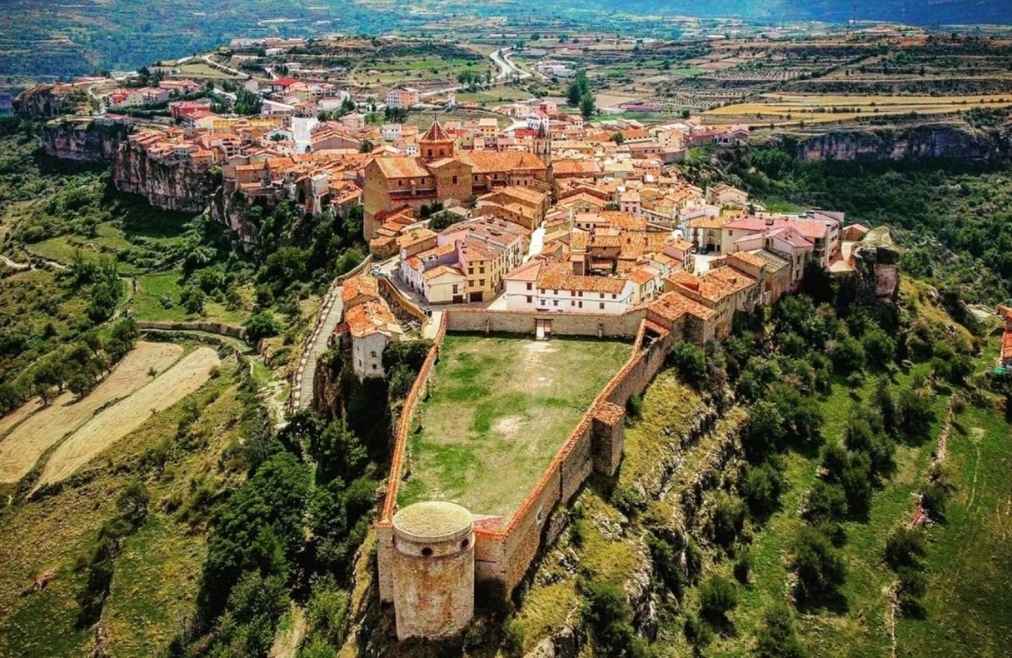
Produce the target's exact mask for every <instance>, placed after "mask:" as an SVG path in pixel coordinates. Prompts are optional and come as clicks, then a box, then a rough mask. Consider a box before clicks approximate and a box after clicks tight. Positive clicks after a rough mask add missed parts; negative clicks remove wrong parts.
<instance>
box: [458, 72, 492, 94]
mask: <svg viewBox="0 0 1012 658" xmlns="http://www.w3.org/2000/svg"><path fill="white" fill-rule="evenodd" d="M457 82H459V83H460V84H462V85H464V87H465V88H466V89H467V90H468V91H476V90H477V89H478V88H479V87H481V86H482V85H490V84H492V71H485V73H480V72H478V71H463V72H461V73H459V74H457Z"/></svg>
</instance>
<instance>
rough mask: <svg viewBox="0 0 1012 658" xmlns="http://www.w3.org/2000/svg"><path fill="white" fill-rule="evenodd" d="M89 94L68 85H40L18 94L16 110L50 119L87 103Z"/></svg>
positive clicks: (15, 102) (27, 115)
mask: <svg viewBox="0 0 1012 658" xmlns="http://www.w3.org/2000/svg"><path fill="white" fill-rule="evenodd" d="M87 101H88V95H87V93H86V92H84V91H82V90H78V89H72V88H70V87H68V86H66V85H38V86H36V87H32V88H31V89H26V90H25V91H23V92H21V93H20V94H18V96H17V98H15V99H14V111H15V112H16V113H17V114H18V115H19V116H23V117H27V118H31V119H50V118H52V117H55V116H59V115H60V114H67V113H70V112H73V111H75V110H76V109H77V108H78V107H79V106H81V105H83V104H87Z"/></svg>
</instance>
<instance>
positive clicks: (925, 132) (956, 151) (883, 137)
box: [776, 124, 1012, 163]
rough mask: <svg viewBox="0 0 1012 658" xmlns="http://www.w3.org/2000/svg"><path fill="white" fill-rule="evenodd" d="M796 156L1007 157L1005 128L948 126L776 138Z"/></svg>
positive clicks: (1011, 151)
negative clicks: (975, 128)
mask: <svg viewBox="0 0 1012 658" xmlns="http://www.w3.org/2000/svg"><path fill="white" fill-rule="evenodd" d="M776 140H777V141H778V142H779V143H780V145H781V146H782V147H784V148H785V149H787V150H789V151H792V152H793V155H794V156H795V157H796V158H798V159H799V160H807V161H823V160H836V161H900V160H915V159H916V160H920V159H928V158H938V159H959V160H962V161H972V162H982V163H983V162H995V161H999V160H1004V159H1006V158H1008V157H1009V156H1012V134H1010V132H1009V131H1008V130H994V131H990V130H973V129H971V128H969V127H962V126H956V125H952V124H932V125H921V126H915V127H909V128H860V129H849V130H834V131H830V132H825V133H821V134H815V135H796V134H795V135H787V136H780V137H778V138H776Z"/></svg>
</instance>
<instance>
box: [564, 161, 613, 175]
mask: <svg viewBox="0 0 1012 658" xmlns="http://www.w3.org/2000/svg"><path fill="white" fill-rule="evenodd" d="M552 173H553V174H554V175H556V176H597V175H600V174H601V165H599V164H598V163H597V161H596V160H555V161H554V162H552Z"/></svg>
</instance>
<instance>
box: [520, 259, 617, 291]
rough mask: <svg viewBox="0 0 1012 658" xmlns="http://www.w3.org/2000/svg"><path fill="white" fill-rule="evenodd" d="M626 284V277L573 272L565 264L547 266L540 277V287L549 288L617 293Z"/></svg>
mask: <svg viewBox="0 0 1012 658" xmlns="http://www.w3.org/2000/svg"><path fill="white" fill-rule="evenodd" d="M625 284H626V281H625V279H615V278H611V277H605V276H583V275H579V274H573V273H572V272H571V271H570V269H569V268H568V267H566V266H565V265H550V266H546V267H544V268H543V269H542V270H541V275H540V276H539V277H538V287H539V288H542V289H549V290H579V291H583V292H604V293H612V294H616V295H617V294H619V293H621V292H622V290H624V289H625Z"/></svg>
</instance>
